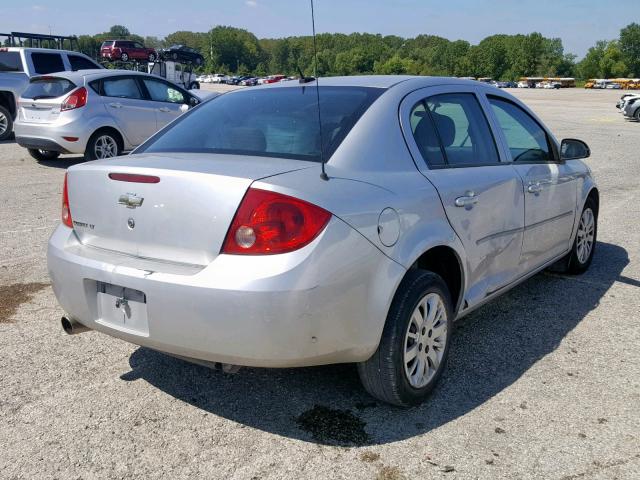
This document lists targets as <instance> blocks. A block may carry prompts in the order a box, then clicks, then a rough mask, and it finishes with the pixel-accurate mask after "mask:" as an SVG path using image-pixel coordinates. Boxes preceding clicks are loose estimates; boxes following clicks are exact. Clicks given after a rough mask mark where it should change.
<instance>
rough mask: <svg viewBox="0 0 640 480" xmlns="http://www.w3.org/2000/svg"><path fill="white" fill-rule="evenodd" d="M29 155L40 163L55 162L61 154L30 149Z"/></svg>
mask: <svg viewBox="0 0 640 480" xmlns="http://www.w3.org/2000/svg"><path fill="white" fill-rule="evenodd" d="M28 150H29V155H31V156H32V157H33V158H35V159H36V160H38V161H39V162H42V161H46V160H55V159H56V158H58V157H59V156H60V152H52V151H51V150H40V149H36V148H29V149H28Z"/></svg>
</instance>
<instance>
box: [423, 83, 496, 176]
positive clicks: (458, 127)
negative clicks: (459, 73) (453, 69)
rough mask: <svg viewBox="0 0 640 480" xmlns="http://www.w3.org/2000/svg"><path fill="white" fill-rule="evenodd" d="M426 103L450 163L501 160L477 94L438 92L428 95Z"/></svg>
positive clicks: (478, 162)
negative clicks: (440, 93) (438, 93)
mask: <svg viewBox="0 0 640 480" xmlns="http://www.w3.org/2000/svg"><path fill="white" fill-rule="evenodd" d="M425 105H426V108H427V110H428V113H429V115H430V117H431V118H432V121H433V123H434V125H435V130H436V132H437V135H438V138H439V139H440V142H441V144H442V147H443V148H444V154H445V159H446V162H447V164H449V165H468V166H474V165H486V164H495V163H499V162H500V158H499V156H498V149H497V147H496V143H495V141H494V139H493V134H492V133H491V129H490V128H489V123H488V122H487V119H486V117H485V116H484V113H483V112H482V108H481V107H480V104H479V103H478V100H477V99H476V97H475V95H473V94H471V93H446V94H442V95H435V96H433V97H429V98H427V99H426V101H425Z"/></svg>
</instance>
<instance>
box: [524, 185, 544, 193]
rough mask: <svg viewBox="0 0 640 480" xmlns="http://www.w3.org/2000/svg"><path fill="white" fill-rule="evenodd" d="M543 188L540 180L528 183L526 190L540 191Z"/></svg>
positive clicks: (531, 191)
mask: <svg viewBox="0 0 640 480" xmlns="http://www.w3.org/2000/svg"><path fill="white" fill-rule="evenodd" d="M543 188H544V187H543V186H542V185H541V184H540V182H537V183H530V184H529V186H528V187H527V192H529V193H540V192H541V191H542V189H543Z"/></svg>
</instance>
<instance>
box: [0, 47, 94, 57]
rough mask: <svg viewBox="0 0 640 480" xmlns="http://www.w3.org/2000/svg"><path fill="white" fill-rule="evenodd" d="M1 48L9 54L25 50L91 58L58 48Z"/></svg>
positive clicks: (80, 53)
mask: <svg viewBox="0 0 640 480" xmlns="http://www.w3.org/2000/svg"><path fill="white" fill-rule="evenodd" d="M0 48H2V49H3V50H6V51H9V52H19V51H21V50H25V51H29V52H44V53H67V54H72V55H82V56H84V57H87V58H90V57H88V56H87V55H86V54H84V53H82V52H76V51H74V50H62V49H58V48H38V47H0Z"/></svg>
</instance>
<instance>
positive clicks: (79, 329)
mask: <svg viewBox="0 0 640 480" xmlns="http://www.w3.org/2000/svg"><path fill="white" fill-rule="evenodd" d="M60 323H61V324H62V329H63V330H64V331H65V332H66V333H67V334H69V335H75V334H77V333H84V332H88V331H89V330H91V329H90V328H89V327H85V326H84V325H83V324H81V323H80V322H76V321H75V320H73V319H72V318H69V317H62V318H61V319H60Z"/></svg>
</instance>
